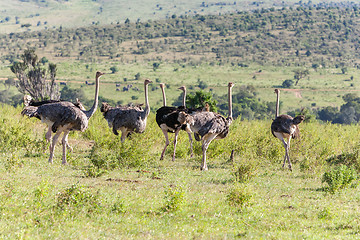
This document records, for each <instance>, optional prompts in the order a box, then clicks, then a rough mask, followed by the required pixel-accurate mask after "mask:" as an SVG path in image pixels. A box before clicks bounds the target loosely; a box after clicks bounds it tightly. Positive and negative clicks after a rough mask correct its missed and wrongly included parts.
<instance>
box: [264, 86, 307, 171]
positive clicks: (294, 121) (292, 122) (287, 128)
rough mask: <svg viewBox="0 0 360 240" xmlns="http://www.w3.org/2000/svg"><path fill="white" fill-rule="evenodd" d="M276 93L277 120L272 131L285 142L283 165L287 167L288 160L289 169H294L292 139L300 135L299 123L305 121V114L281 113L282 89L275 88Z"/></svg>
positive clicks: (272, 126) (272, 125)
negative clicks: (291, 155) (291, 153)
mask: <svg viewBox="0 0 360 240" xmlns="http://www.w3.org/2000/svg"><path fill="white" fill-rule="evenodd" d="M275 93H276V113H275V120H274V121H273V122H272V124H271V133H272V134H273V135H274V137H277V138H278V139H280V141H281V142H282V143H283V144H284V148H285V156H284V163H283V166H282V167H285V162H286V160H287V161H288V166H289V169H290V171H292V166H291V162H290V157H289V150H290V140H291V138H294V139H295V138H298V137H300V130H299V127H298V125H299V124H300V123H301V122H302V121H304V119H305V116H303V115H299V116H296V117H295V118H293V117H291V116H289V115H286V114H284V115H279V101H280V90H279V89H275ZM285 139H286V141H285Z"/></svg>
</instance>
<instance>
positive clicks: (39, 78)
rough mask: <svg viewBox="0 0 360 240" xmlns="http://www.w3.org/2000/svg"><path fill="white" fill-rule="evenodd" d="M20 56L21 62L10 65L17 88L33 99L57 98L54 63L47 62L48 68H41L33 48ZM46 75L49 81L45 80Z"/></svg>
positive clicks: (57, 90)
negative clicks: (16, 80)
mask: <svg viewBox="0 0 360 240" xmlns="http://www.w3.org/2000/svg"><path fill="white" fill-rule="evenodd" d="M21 58H22V62H15V63H14V64H13V65H12V66H11V67H10V68H11V71H12V72H13V73H14V74H15V75H16V77H17V78H18V80H19V81H18V85H17V86H18V90H19V91H20V92H21V93H23V94H26V93H27V94H30V96H31V97H33V98H34V99H39V100H45V99H53V100H58V99H59V97H60V94H59V87H58V85H57V84H56V82H55V77H56V65H55V64H53V63H49V66H48V69H46V68H43V66H42V64H41V63H40V62H39V60H38V56H37V55H36V53H35V50H34V49H27V50H25V51H24V54H23V55H21ZM47 73H48V74H47ZM47 77H50V81H47Z"/></svg>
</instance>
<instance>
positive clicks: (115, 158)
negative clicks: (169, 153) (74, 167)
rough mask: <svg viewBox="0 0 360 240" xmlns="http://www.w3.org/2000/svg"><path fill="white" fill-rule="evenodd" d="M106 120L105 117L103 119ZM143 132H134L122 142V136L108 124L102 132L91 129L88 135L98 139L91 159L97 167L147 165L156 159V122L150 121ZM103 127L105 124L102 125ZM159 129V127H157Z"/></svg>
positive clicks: (92, 150) (109, 168)
mask: <svg viewBox="0 0 360 240" xmlns="http://www.w3.org/2000/svg"><path fill="white" fill-rule="evenodd" d="M150 118H151V117H150ZM103 120H104V121H105V119H103ZM149 121H151V120H149V119H148V124H147V127H146V130H145V132H144V133H142V134H138V133H133V134H131V136H130V137H127V138H126V140H125V141H124V142H123V143H122V142H121V139H120V136H116V135H114V134H113V133H112V130H111V129H109V128H108V127H107V126H106V127H105V128H104V129H103V130H102V131H100V132H97V130H94V127H92V128H91V129H90V134H89V133H88V137H93V138H94V139H97V140H96V141H95V144H94V146H93V147H92V149H91V153H90V161H91V163H92V164H93V166H95V167H97V168H102V169H107V170H112V169H115V168H132V167H135V168H137V167H146V166H148V165H149V164H151V163H152V162H153V161H154V157H155V156H154V154H153V151H154V145H155V142H156V140H155V137H154V136H156V134H155V133H154V131H155V128H154V127H155V124H154V123H153V122H149ZM100 127H101V128H102V127H103V126H100ZM156 129H157V128H156Z"/></svg>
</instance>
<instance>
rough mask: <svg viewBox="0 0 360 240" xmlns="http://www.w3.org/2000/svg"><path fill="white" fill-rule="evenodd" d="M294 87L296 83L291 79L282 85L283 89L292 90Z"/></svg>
mask: <svg viewBox="0 0 360 240" xmlns="http://www.w3.org/2000/svg"><path fill="white" fill-rule="evenodd" d="M293 85H294V81H293V80H290V79H287V80H285V81H283V83H282V87H283V88H291V87H292V86H293Z"/></svg>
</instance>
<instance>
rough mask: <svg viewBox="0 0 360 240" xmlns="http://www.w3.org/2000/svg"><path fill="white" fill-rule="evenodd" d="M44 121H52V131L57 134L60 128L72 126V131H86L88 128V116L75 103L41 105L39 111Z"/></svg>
mask: <svg viewBox="0 0 360 240" xmlns="http://www.w3.org/2000/svg"><path fill="white" fill-rule="evenodd" d="M37 113H38V115H39V116H40V117H41V119H42V120H43V121H51V122H53V123H54V124H53V125H52V131H53V132H56V131H57V129H58V127H59V126H64V125H67V124H71V128H70V130H78V131H84V130H85V129H86V128H87V124H88V119H87V117H86V115H85V114H84V113H83V112H82V111H81V110H80V109H79V108H77V107H75V105H74V104H73V103H70V102H58V103H50V104H45V105H41V106H40V107H39V108H38V110H37Z"/></svg>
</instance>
